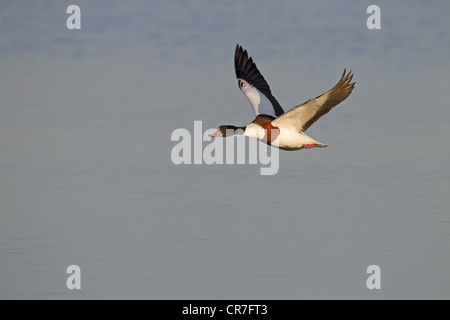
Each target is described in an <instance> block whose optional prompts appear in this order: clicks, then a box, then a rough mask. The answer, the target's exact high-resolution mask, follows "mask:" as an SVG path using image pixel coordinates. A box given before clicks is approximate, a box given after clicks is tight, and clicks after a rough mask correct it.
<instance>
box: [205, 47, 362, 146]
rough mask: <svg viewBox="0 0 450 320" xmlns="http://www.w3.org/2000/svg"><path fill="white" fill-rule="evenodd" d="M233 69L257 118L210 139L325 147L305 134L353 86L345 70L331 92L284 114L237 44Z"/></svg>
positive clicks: (227, 127) (220, 130)
mask: <svg viewBox="0 0 450 320" xmlns="http://www.w3.org/2000/svg"><path fill="white" fill-rule="evenodd" d="M234 69H235V71H236V78H237V80H238V86H239V89H240V90H241V91H242V92H243V93H244V94H245V96H246V97H247V99H248V100H249V101H250V103H251V105H252V107H253V110H254V112H255V115H256V118H255V120H253V121H252V123H250V124H249V125H247V126H245V127H237V126H232V125H222V126H220V127H219V128H218V129H217V132H216V133H215V134H213V135H211V137H213V138H219V137H229V136H233V135H235V134H242V135H244V136H247V137H250V138H254V139H258V140H261V141H263V142H265V143H267V144H269V145H272V146H274V147H278V148H280V149H283V150H289V151H292V150H300V149H311V148H316V147H319V148H324V147H326V146H327V145H325V144H323V143H320V142H317V141H316V140H314V139H312V138H311V137H309V136H307V135H306V134H305V131H306V130H307V129H308V128H309V127H310V126H311V125H312V124H313V123H314V122H316V121H317V120H318V119H319V118H320V117H322V116H323V115H324V114H326V113H328V112H329V111H330V110H331V109H332V108H334V107H335V106H336V105H338V104H339V103H341V102H342V101H344V100H345V99H346V98H347V97H348V96H349V95H350V93H351V92H352V90H353V88H354V86H355V82H353V83H350V82H351V80H352V78H353V74H352V72H351V71H350V72H348V73H347V71H346V69H344V73H343V74H342V77H341V79H340V80H339V82H338V83H337V84H336V85H335V86H334V87H333V88H332V89H331V90H329V91H328V92H326V93H324V94H322V95H321V96H318V97H317V98H315V99H313V100H308V101H306V102H305V103H303V104H301V105H298V106H295V107H294V108H293V109H292V110H290V111H288V112H286V113H284V110H283V108H282V107H281V105H280V104H279V103H278V101H277V100H276V99H275V97H274V96H273V95H272V92H271V91H270V87H269V85H268V84H267V81H266V80H265V79H264V77H263V76H262V74H261V72H259V70H258V68H257V67H256V64H255V63H254V62H253V59H252V58H249V57H248V53H247V50H244V49H243V48H242V46H240V45H239V44H237V45H236V51H235V55H234Z"/></svg>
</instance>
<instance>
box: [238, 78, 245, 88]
mask: <svg viewBox="0 0 450 320" xmlns="http://www.w3.org/2000/svg"><path fill="white" fill-rule="evenodd" d="M239 87H240V88H241V89H244V88H245V82H244V81H241V80H239Z"/></svg>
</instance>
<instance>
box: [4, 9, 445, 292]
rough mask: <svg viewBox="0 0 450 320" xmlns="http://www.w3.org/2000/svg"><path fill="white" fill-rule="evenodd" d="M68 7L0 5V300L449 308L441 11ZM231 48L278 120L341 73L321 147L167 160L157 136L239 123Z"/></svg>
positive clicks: (247, 111) (240, 100)
mask: <svg viewBox="0 0 450 320" xmlns="http://www.w3.org/2000/svg"><path fill="white" fill-rule="evenodd" d="M70 4H72V3H62V2H58V4H53V3H52V2H49V1H46V2H40V3H39V4H38V3H35V2H26V1H20V2H14V3H13V2H11V3H9V4H2V5H0V7H1V9H2V10H0V30H1V32H0V57H1V59H0V70H2V75H3V76H2V78H1V80H0V110H1V117H0V150H1V161H0V179H1V180H0V298H2V299H14V298H25V299H72V298H73V299H83V298H85V299H93V298H106V299H109V298H140V299H141V298H142V299H202V298H204V299H303V298H325V299H329V298H345V299H347V298H363V299H383V298H385V299H395V298H405V299H419V298H425V299H431V298H438V299H448V298H449V297H450V271H449V270H450V198H449V194H450V193H449V191H450V185H449V178H450V171H449V168H450V160H449V159H450V152H449V148H448V146H447V145H448V142H449V136H450V129H449V125H448V119H449V117H450V108H449V104H448V97H447V91H448V84H449V80H450V79H449V78H450V70H449V64H448V57H449V48H450V45H449V37H448V30H450V29H449V22H448V13H449V12H450V6H449V5H448V4H446V3H444V2H438V1H436V2H433V3H432V4H428V5H427V6H424V5H422V4H421V2H420V1H415V2H411V1H409V2H406V1H404V2H403V3H402V4H400V3H399V2H396V3H395V4H392V3H389V2H384V1H382V2H379V3H377V4H378V5H379V6H380V7H381V10H382V29H381V30H375V31H370V30H368V29H367V28H366V19H367V17H368V15H367V14H366V13H365V12H366V8H367V7H368V6H369V5H370V4H372V3H371V2H362V3H361V2H358V4H356V2H354V1H345V2H339V4H337V3H334V2H331V1H319V2H317V1H315V2H313V1H308V2H298V1H293V2H285V3H283V5H281V6H280V5H279V4H275V3H265V4H261V2H260V1H249V2H246V3H243V2H241V1H231V2H227V3H219V2H210V1H190V2H186V4H185V5H183V6H180V5H179V4H176V3H167V2H144V1H132V2H131V3H122V2H118V1H108V2H106V1H96V2H95V4H93V3H91V2H90V1H78V2H77V3H76V4H77V5H79V6H80V7H81V11H82V22H81V24H82V29H81V30H79V31H69V30H67V29H66V26H65V20H66V18H67V16H68V15H67V14H66V13H65V11H66V8H67V6H68V5H70ZM237 42H239V43H240V44H242V45H243V46H244V47H245V48H247V49H248V50H249V53H250V55H251V56H253V58H254V60H255V62H256V63H257V65H258V67H259V69H260V70H261V72H262V73H263V75H264V76H265V78H266V79H267V81H268V82H269V84H270V85H271V88H272V91H273V93H274V95H275V97H276V98H277V99H278V101H279V102H280V103H281V104H282V105H283V106H284V107H285V109H289V108H291V107H293V106H294V105H296V104H299V103H302V102H304V101H305V100H307V99H309V98H314V97H316V96H317V95H319V94H322V93H323V92H325V91H326V90H328V89H329V88H331V86H333V85H334V84H335V83H336V81H337V80H338V79H339V77H340V75H341V73H342V71H343V69H344V68H348V69H352V70H353V72H354V74H355V80H356V82H357V84H356V88H355V90H354V92H353V93H352V95H351V96H350V97H349V98H348V99H347V100H346V101H345V102H343V103H342V105H340V106H338V107H337V108H336V109H335V110H333V111H332V112H330V114H328V115H326V116H325V117H324V118H322V119H320V121H318V122H317V123H316V124H315V125H314V126H313V127H311V128H310V130H309V131H308V133H309V134H310V135H311V136H312V137H314V138H316V139H317V140H319V141H321V142H323V143H326V144H328V145H329V147H328V148H326V149H320V150H319V149H317V150H315V149H314V150H307V151H299V152H280V169H279V172H278V174H276V175H274V176H261V175H260V174H259V168H260V166H259V165H213V166H208V165H181V166H175V165H174V164H173V163H172V161H171V158H170V153H171V150H172V148H173V147H174V146H175V144H176V142H172V141H171V140H170V136H171V133H172V131H173V130H175V129H177V128H186V129H188V130H190V131H191V132H192V131H193V125H194V121H195V120H203V127H204V129H207V128H213V127H216V126H218V125H220V124H228V123H229V124H236V125H245V124H247V123H248V122H250V121H251V120H252V119H253V115H252V109H251V106H250V104H249V103H248V101H247V100H246V99H245V97H244V96H243V95H242V93H240V92H239V90H238V88H237V84H236V80H235V77H234V70H233V54H234V49H235V45H236V43H237ZM72 264H76V265H79V266H80V268H81V290H74V291H70V290H68V289H67V287H66V279H67V277H68V275H67V274H66V268H67V266H69V265H72ZM373 264H376V265H378V266H380V268H381V290H373V291H371V290H368V289H367V287H366V279H367V277H368V276H369V275H368V274H366V268H367V267H368V266H369V265H373Z"/></svg>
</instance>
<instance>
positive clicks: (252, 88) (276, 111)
mask: <svg viewBox="0 0 450 320" xmlns="http://www.w3.org/2000/svg"><path fill="white" fill-rule="evenodd" d="M234 69H235V71H236V77H237V79H238V85H239V89H241V91H242V92H243V93H244V94H245V96H246V97H247V98H248V100H250V103H251V104H252V106H253V109H254V110H255V114H256V115H258V114H267V115H270V116H273V117H275V118H276V117H278V116H280V115H282V114H283V113H284V111H283V108H281V106H280V104H279V103H278V101H277V100H276V99H275V98H274V96H272V93H271V92H270V87H269V85H268V84H267V82H266V80H265V79H264V77H263V76H262V74H261V73H260V72H259V70H258V68H257V67H256V64H255V63H254V62H253V60H252V58H250V59H249V58H248V54H247V50H244V49H243V48H242V47H241V46H240V45H239V44H238V45H236V52H235V54H234Z"/></svg>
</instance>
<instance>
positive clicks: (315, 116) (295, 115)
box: [273, 70, 355, 132]
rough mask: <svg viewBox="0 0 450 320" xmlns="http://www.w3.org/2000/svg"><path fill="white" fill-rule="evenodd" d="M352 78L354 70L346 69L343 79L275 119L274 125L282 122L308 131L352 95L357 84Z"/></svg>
mask: <svg viewBox="0 0 450 320" xmlns="http://www.w3.org/2000/svg"><path fill="white" fill-rule="evenodd" d="M352 78H353V74H352V72H351V71H350V72H349V73H348V74H346V70H344V73H343V74H342V77H341V80H339V82H338V83H337V84H336V85H335V86H334V87H333V88H332V89H331V90H330V91H328V92H326V93H324V94H323V95H321V96H319V97H317V98H315V99H314V100H308V101H307V102H305V103H304V104H302V105H299V106H296V107H295V108H294V109H292V110H290V111H289V112H287V113H285V114H283V115H282V116H281V117H279V118H277V119H275V120H274V121H273V125H274V126H277V125H278V124H281V123H282V124H283V125H292V126H294V127H295V128H296V129H297V130H298V131H299V132H304V131H306V129H308V128H309V127H310V126H311V125H312V124H313V123H314V122H316V121H317V120H319V118H320V117H321V116H323V115H324V114H326V113H327V112H328V111H330V110H331V109H332V108H334V107H335V106H336V105H338V104H339V103H341V102H342V101H344V100H345V98H347V97H348V96H349V95H350V93H351V92H352V90H353V88H354V86H355V82H353V83H350V81H351V80H352Z"/></svg>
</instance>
